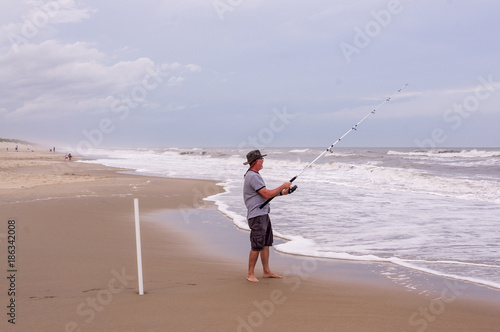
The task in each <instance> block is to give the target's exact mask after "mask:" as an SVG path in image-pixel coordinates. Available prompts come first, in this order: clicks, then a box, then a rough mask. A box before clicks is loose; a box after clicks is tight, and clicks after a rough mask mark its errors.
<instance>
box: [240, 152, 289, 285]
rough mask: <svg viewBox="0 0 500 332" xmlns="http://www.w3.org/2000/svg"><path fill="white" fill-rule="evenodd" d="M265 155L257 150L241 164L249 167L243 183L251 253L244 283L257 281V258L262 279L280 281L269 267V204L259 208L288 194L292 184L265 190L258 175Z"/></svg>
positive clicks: (270, 239)
mask: <svg viewBox="0 0 500 332" xmlns="http://www.w3.org/2000/svg"><path fill="white" fill-rule="evenodd" d="M265 156H266V155H262V154H261V153H260V151H259V150H253V151H250V152H249V153H248V154H247V161H246V162H245V163H243V164H244V165H250V168H249V169H248V170H247V172H246V173H245V182H244V184H243V198H244V200H245V205H246V207H247V220H248V226H249V227H250V244H251V250H250V255H249V258H248V275H247V280H248V281H250V282H259V280H258V279H257V278H256V277H255V273H254V270H255V265H256V264H257V260H258V259H259V255H260V259H261V261H262V268H263V270H264V274H263V277H264V278H280V279H281V278H283V277H282V276H279V275H277V274H275V273H273V272H272V271H271V269H270V268H269V247H270V246H272V245H273V229H272V226H271V219H270V218H269V211H270V208H269V204H267V205H266V206H265V207H264V208H262V209H261V208H260V205H261V204H262V203H264V202H265V201H266V200H267V199H269V198H272V197H276V196H282V195H288V190H289V189H290V186H291V185H292V183H291V182H285V183H283V184H282V185H281V186H279V187H277V188H275V189H271V190H270V189H267V188H266V184H265V183H264V180H263V179H262V176H261V175H260V174H259V171H260V170H261V169H262V167H263V163H264V157H265Z"/></svg>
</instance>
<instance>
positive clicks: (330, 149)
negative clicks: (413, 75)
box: [260, 83, 408, 209]
mask: <svg viewBox="0 0 500 332" xmlns="http://www.w3.org/2000/svg"><path fill="white" fill-rule="evenodd" d="M406 86H408V83H406V84H405V85H403V86H402V87H401V88H399V89H398V90H397V91H396V92H394V93H393V94H392V95H391V96H390V97H388V98H386V99H385V100H384V101H383V102H381V103H380V104H379V105H378V106H377V107H375V108H374V109H373V111H371V112H370V113H368V114H367V115H366V116H365V117H364V118H362V119H361V120H360V121H359V122H358V123H356V124H355V125H354V126H352V127H351V129H349V130H348V131H347V132H346V133H345V134H344V135H342V136H341V137H340V138H339V139H337V140H336V141H335V142H334V143H333V144H332V145H330V146H329V147H328V148H327V149H326V150H325V151H323V152H322V153H321V154H320V155H319V156H318V157H316V159H314V160H313V161H311V162H310V163H309V164H307V165H306V167H304V169H303V170H302V171H301V172H300V173H299V174H297V175H295V176H294V177H293V178H291V179H290V181H289V182H293V181H295V180H296V179H297V178H298V177H299V176H300V175H302V173H304V171H305V170H306V169H308V168H309V167H311V166H312V164H314V163H315V162H316V161H317V160H318V159H319V158H321V157H323V156H324V155H325V153H327V152H328V151H330V152H331V153H333V151H332V149H333V147H334V146H335V145H337V143H338V142H340V141H341V140H342V139H343V138H344V137H346V136H347V135H349V133H350V132H351V131H353V130H358V126H359V125H360V124H361V122H363V121H365V120H366V119H367V118H368V117H369V116H370V115H372V114H375V112H376V111H377V110H378V109H379V108H380V107H382V106H383V105H384V104H385V103H387V102H389V101H391V99H392V98H393V97H394V96H395V95H396V94H398V93H400V92H401V90H403V88H405V87H406ZM296 189H297V186H296V185H295V186H293V187H291V188H290V189H288V193H290V194H291V193H293V192H294V191H295V190H296ZM273 198H274V197H271V198H269V199H268V200H267V201H265V202H264V203H262V204H261V205H260V208H261V209H262V208H264V206H266V205H267V204H268V203H269V202H270V201H272V200H273Z"/></svg>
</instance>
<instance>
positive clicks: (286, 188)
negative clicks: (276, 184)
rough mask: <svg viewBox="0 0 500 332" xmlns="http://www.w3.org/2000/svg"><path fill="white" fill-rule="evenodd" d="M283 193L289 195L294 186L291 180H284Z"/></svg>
mask: <svg viewBox="0 0 500 332" xmlns="http://www.w3.org/2000/svg"><path fill="white" fill-rule="evenodd" d="M280 188H281V195H288V193H289V190H290V188H292V183H291V182H284V183H283V184H282V185H281V186H280Z"/></svg>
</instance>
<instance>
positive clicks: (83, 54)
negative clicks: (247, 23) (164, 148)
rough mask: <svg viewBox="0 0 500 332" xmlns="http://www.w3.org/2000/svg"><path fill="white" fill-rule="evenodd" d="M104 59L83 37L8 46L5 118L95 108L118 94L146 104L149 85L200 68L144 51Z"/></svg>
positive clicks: (0, 72) (172, 81)
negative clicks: (139, 54) (166, 60)
mask: <svg viewBox="0 0 500 332" xmlns="http://www.w3.org/2000/svg"><path fill="white" fill-rule="evenodd" d="M108 62H109V59H108V57H107V56H106V54H104V53H102V52H101V51H99V50H98V49H97V48H95V47H93V45H91V44H89V43H84V42H76V43H73V44H61V43H59V42H57V41H54V40H48V41H45V42H43V43H41V44H31V43H28V44H25V45H21V46H20V47H19V51H18V52H15V51H13V50H12V49H11V50H10V52H8V53H7V54H5V55H3V56H0V89H1V90H2V91H3V93H2V96H1V97H0V102H1V103H2V104H3V105H7V108H8V109H9V112H8V114H7V118H8V119H16V120H22V119H25V118H27V117H30V118H31V119H40V118H58V117H60V116H62V115H71V114H75V113H87V114H94V113H100V112H105V111H107V110H109V108H110V106H111V105H113V104H116V103H117V102H120V101H123V100H130V102H129V103H133V104H134V105H136V107H138V106H140V105H142V104H144V105H145V106H146V107H147V105H150V103H148V102H147V95H148V93H149V92H150V91H152V90H154V89H156V88H157V87H159V86H161V85H162V84H163V85H165V86H173V85H179V84H182V83H183V82H184V81H185V77H184V76H183V75H186V74H189V73H192V72H195V71H199V70H200V67H199V66H197V65H193V64H189V65H181V64H179V63H176V62H174V63H171V64H168V63H161V64H157V63H155V62H154V61H153V60H151V59H150V58H146V57H143V58H138V59H136V60H132V61H120V62H116V63H114V64H108ZM137 104H139V105H137Z"/></svg>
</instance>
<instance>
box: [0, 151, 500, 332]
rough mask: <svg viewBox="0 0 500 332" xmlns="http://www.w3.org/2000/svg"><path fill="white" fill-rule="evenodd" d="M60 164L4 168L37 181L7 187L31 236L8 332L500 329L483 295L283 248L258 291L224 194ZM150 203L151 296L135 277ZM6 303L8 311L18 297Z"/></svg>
mask: <svg viewBox="0 0 500 332" xmlns="http://www.w3.org/2000/svg"><path fill="white" fill-rule="evenodd" d="M9 153H10V152H9ZM42 155H43V156H44V157H48V156H47V154H42ZM50 155H52V154H50ZM3 157H4V155H1V154H0V158H3ZM30 158H31V157H30ZM53 158H55V161H54V164H50V163H48V164H45V165H39V164H36V165H31V166H30V165H29V163H30V162H31V161H33V160H31V161H29V160H28V164H27V165H25V166H22V167H19V166H17V167H15V168H13V169H7V170H4V171H5V172H6V173H9V174H13V176H14V177H16V176H17V177H19V178H20V179H22V181H26V179H31V180H33V179H34V180H36V181H35V182H36V183H35V184H33V186H32V184H28V185H25V186H24V187H25V188H2V189H0V207H1V210H0V211H1V218H2V225H4V226H3V227H4V228H5V227H6V226H7V225H6V221H7V220H10V219H11V218H14V219H15V220H16V221H17V222H18V224H17V226H18V232H19V233H18V235H19V239H18V241H17V245H18V248H17V249H18V264H19V279H18V284H17V286H18V290H19V293H17V294H16V300H17V304H18V307H17V308H18V311H17V317H16V319H17V322H18V324H16V326H12V325H10V324H8V323H7V320H6V317H4V319H3V320H2V323H1V324H0V326H2V330H3V326H5V328H6V330H7V331H9V330H16V329H21V330H32V331H54V330H60V331H65V330H66V331H78V330H81V331H90V330H92V331H110V330H116V331H144V330H148V331H163V330H165V329H168V330H178V331H188V330H189V331H193V330H195V331H197V330H214V331H215V330H217V331H235V330H236V331H253V330H266V331H267V330H276V329H285V330H311V329H312V330H318V331H322V330H325V331H326V330H331V329H332V328H333V327H336V328H338V329H340V330H370V331H387V330H408V331H410V330H411V331H417V330H419V329H420V330H421V329H422V328H424V327H425V330H428V331H433V330H435V331H439V330H445V329H448V330H450V329H451V330H457V331H459V330H463V331H473V330H478V331H479V330H482V331H487V330H488V329H489V330H494V329H495V328H496V326H498V325H499V323H500V318H497V317H496V316H497V313H498V311H499V310H500V303H498V301H497V302H496V303H495V301H490V300H488V299H485V298H482V296H479V297H474V296H471V295H467V292H470V294H473V295H477V293H474V292H475V290H474V289H472V288H469V289H468V290H467V292H465V290H463V289H461V288H460V287H461V286H460V284H454V283H453V282H451V283H450V284H449V285H450V286H446V285H444V284H438V285H437V288H438V289H437V291H436V292H435V293H432V295H429V296H425V295H422V294H417V293H416V292H411V291H407V290H406V289H405V288H404V287H402V286H401V285H398V284H394V283H392V282H391V281H390V280H388V279H387V278H386V277H385V276H383V275H380V274H377V273H376V271H375V270H376V269H375V270H374V266H375V265H364V264H363V263H359V262H339V261H336V262H329V263H328V264H329V265H331V266H327V267H325V266H324V265H325V262H324V261H323V260H315V259H308V258H302V257H300V258H297V257H285V256H290V255H284V254H279V253H276V252H274V251H273V253H272V254H271V266H272V267H273V268H274V269H282V270H283V271H284V272H286V273H285V279H283V280H271V279H261V282H260V283H259V284H258V285H253V284H250V283H248V282H247V281H246V279H245V276H246V264H247V259H248V257H247V255H248V238H247V234H245V233H244V232H243V231H240V230H237V229H236V228H235V227H234V226H233V223H232V222H229V220H221V219H222V218H226V217H225V216H224V215H222V214H221V213H220V212H219V211H218V210H216V208H215V205H214V204H213V203H209V202H206V201H204V200H203V197H202V196H204V193H213V191H214V190H220V187H218V186H216V185H215V183H216V182H215V181H205V180H186V179H169V178H160V177H148V176H142V175H130V174H124V173H122V170H119V169H113V168H109V167H105V166H102V165H98V164H85V163H74V164H72V165H71V166H69V165H68V164H67V165H66V166H67V167H70V170H71V172H70V173H69V174H68V175H66V176H64V173H62V174H61V173H60V172H64V170H62V169H60V168H58V167H53V166H54V165H61V164H62V165H64V161H59V160H58V159H57V157H54V156H53ZM49 159H50V158H49ZM19 162H20V163H21V164H22V163H23V162H26V161H19ZM25 175H28V176H25ZM35 175H36V176H35ZM58 176H60V177H58ZM62 180H64V181H66V182H62V183H61V182H58V181H62ZM43 181H45V182H43ZM136 196H137V197H139V199H140V202H139V206H140V210H141V236H142V239H143V240H142V243H143V266H144V289H145V293H146V294H145V295H143V296H139V295H138V294H137V277H136V275H134V273H136V259H135V237H134V230H133V204H132V198H133V197H136ZM205 196H206V195H205ZM158 216H162V217H161V218H159V217H158ZM210 218H213V219H214V220H212V221H211V220H209V219H210ZM4 219H5V220H4ZM186 221H189V222H186ZM217 223H221V224H220V225H218V226H217ZM221 227H222V228H224V231H221ZM5 231H6V228H5V229H2V230H1V231H0V233H3V232H5ZM201 238H203V239H204V240H205V242H203V241H201ZM3 245H4V244H2V246H3ZM240 246H241V247H240ZM2 250H3V249H2ZM3 251H4V253H5V250H3ZM224 252H225V253H228V252H229V253H230V254H231V255H230V256H231V257H228V256H223V255H222V254H223V253H224ZM219 254H220V255H219ZM3 255H5V254H3ZM3 261H4V263H2V264H5V260H3ZM257 268H258V269H260V267H259V265H258V266H257ZM4 271H6V268H5V267H4ZM259 271H260V270H257V273H260V272H259ZM331 271H335V278H333V280H332V279H331V277H332V275H331ZM374 271H375V272H374ZM396 274H397V273H396ZM320 275H324V276H326V278H325V279H326V280H325V279H323V278H320V277H319V276H320ZM328 277H330V279H329V278H328ZM328 279H329V280H328ZM422 282H423V283H424V287H425V286H426V285H427V284H425V282H427V283H428V284H429V282H428V281H426V278H424V277H422ZM443 285H444V286H443ZM454 285H458V286H454ZM3 287H4V288H5V286H3ZM445 287H446V288H445ZM454 287H455V288H454ZM487 293H489V291H487ZM436 294H437V295H438V297H436V296H435V295H436ZM1 300H2V303H6V302H5V301H7V300H8V299H7V298H6V292H3V295H2V297H1ZM422 310H423V311H422ZM4 316H5V315H4Z"/></svg>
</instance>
